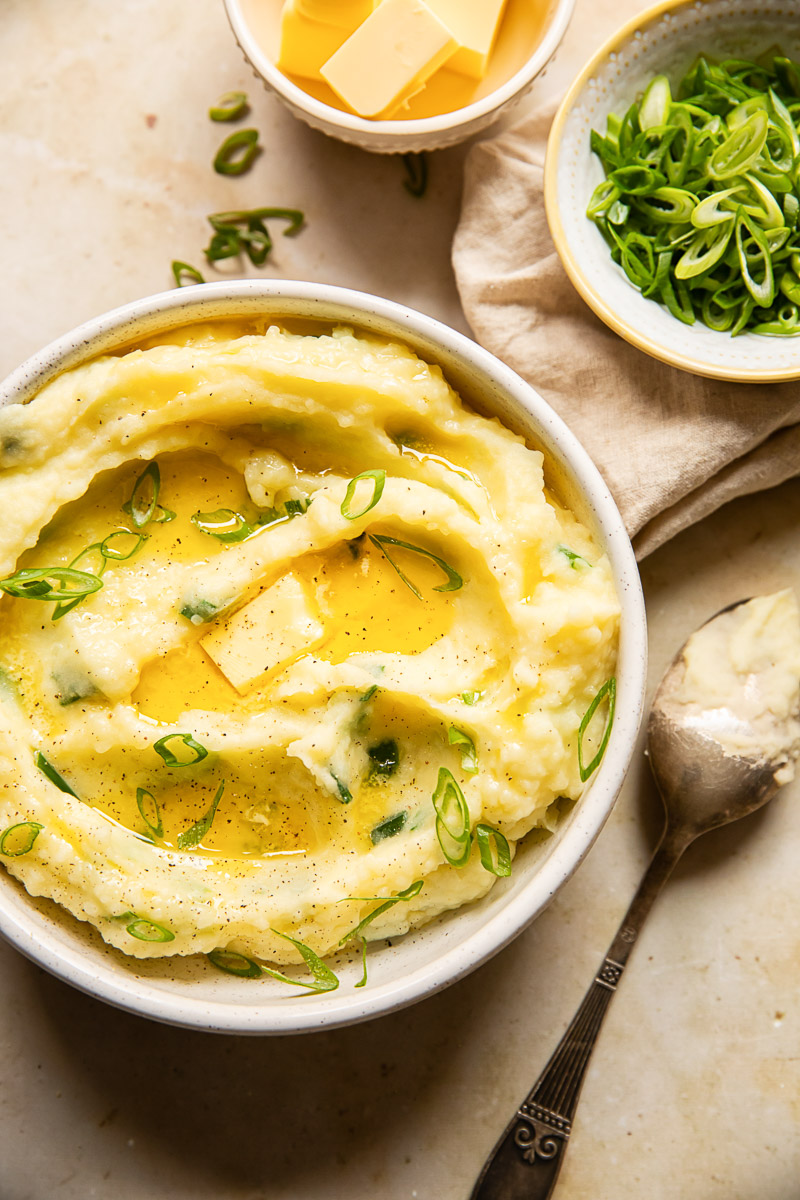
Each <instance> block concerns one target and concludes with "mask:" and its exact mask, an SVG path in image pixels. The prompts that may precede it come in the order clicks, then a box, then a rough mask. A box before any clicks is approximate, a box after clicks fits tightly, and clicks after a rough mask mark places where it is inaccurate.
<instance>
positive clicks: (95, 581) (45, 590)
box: [0, 567, 103, 603]
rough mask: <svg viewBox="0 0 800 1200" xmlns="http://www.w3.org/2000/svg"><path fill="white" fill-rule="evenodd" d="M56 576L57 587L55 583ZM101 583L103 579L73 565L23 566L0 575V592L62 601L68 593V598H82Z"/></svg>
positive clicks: (31, 598)
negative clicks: (13, 572)
mask: <svg viewBox="0 0 800 1200" xmlns="http://www.w3.org/2000/svg"><path fill="white" fill-rule="evenodd" d="M51 580H56V581H57V582H58V583H59V584H60V587H54V586H53V583H52V582H51ZM102 586H103V581H102V579H100V578H99V576H97V575H91V574H90V573H89V572H88V571H76V570H74V568H73V567H42V568H26V569H25V570H23V571H17V572H16V574H15V575H8V576H6V578H5V579H0V592H6V594H7V595H9V596H16V597H18V598H19V599H21V600H44V601H51V600H55V601H58V602H59V603H61V602H62V601H63V600H64V596H65V595H67V596H68V597H69V599H70V600H82V599H83V597H84V596H91V594H92V593H93V592H98V591H99V590H100V588H101V587H102Z"/></svg>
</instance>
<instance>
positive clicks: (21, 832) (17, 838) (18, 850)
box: [0, 821, 44, 858]
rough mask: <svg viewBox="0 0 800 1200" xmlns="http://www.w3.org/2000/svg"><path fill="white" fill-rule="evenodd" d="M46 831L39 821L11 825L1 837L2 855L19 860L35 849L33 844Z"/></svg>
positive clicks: (0, 850)
mask: <svg viewBox="0 0 800 1200" xmlns="http://www.w3.org/2000/svg"><path fill="white" fill-rule="evenodd" d="M43 829H44V825H40V824H39V822H38V821H17V823H16V825H9V827H8V829H5V830H4V831H3V833H2V836H0V854H4V855H5V857H6V858H19V857H20V856H21V855H23V854H27V853H28V852H29V851H30V850H32V849H33V843H34V842H35V841H36V839H37V837H38V836H39V834H40V833H41V832H42V830H43Z"/></svg>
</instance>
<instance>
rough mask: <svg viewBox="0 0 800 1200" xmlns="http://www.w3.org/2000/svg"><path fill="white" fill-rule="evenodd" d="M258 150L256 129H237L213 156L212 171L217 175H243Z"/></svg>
mask: <svg viewBox="0 0 800 1200" xmlns="http://www.w3.org/2000/svg"><path fill="white" fill-rule="evenodd" d="M260 149H261V147H260V146H259V144H258V130H257V129H237V131H236V133H232V134H230V136H229V137H226V138H225V141H224V142H223V143H222V145H221V146H220V148H219V150H218V151H217V153H216V154H215V156H214V170H215V171H216V172H217V174H218V175H243V174H244V172H245V171H246V170H248V168H249V167H250V166H252V163H253V159H254V158H255V157H256V155H257V154H258V153H259V150H260Z"/></svg>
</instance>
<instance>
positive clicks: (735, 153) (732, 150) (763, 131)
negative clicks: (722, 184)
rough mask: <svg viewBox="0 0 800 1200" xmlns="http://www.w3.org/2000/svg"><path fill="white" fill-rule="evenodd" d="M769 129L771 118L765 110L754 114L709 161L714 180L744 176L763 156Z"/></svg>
mask: <svg viewBox="0 0 800 1200" xmlns="http://www.w3.org/2000/svg"><path fill="white" fill-rule="evenodd" d="M768 129H769V118H768V117H767V114H766V113H765V112H764V111H763V110H758V111H756V112H754V113H753V115H752V117H750V118H748V120H746V121H745V122H744V124H743V125H740V126H739V128H738V129H734V131H733V133H732V134H731V135H730V137H727V138H726V139H725V141H724V142H722V144H721V145H719V146H717V148H716V150H715V151H714V153H713V154H712V155H711V157H710V158H709V160H708V173H709V175H710V176H711V177H712V179H730V177H731V176H732V175H743V174H744V172H745V171H746V170H747V169H748V167H751V166H752V165H753V163H754V162H755V161H756V159H757V158H758V156H759V155H760V154H761V151H762V150H763V148H764V143H765V142H766V140H767V131H768Z"/></svg>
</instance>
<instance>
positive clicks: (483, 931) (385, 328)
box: [0, 280, 647, 1034]
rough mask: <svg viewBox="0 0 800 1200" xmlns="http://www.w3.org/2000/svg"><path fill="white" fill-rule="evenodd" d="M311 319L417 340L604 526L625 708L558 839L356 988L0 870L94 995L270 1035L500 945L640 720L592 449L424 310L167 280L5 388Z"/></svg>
mask: <svg viewBox="0 0 800 1200" xmlns="http://www.w3.org/2000/svg"><path fill="white" fill-rule="evenodd" d="M255 316H259V317H263V316H269V317H274V318H275V319H276V321H279V320H280V319H282V318H283V319H291V318H311V319H313V320H315V321H318V322H324V323H326V324H337V323H344V324H348V325H354V326H356V327H359V328H361V329H366V330H369V331H371V332H374V333H377V334H381V335H384V336H388V337H392V338H396V339H400V340H402V341H403V342H405V343H406V344H408V345H410V346H412V347H413V348H414V349H415V350H416V351H417V352H418V353H419V354H420V355H421V356H422V358H424V359H425V360H426V361H428V362H431V363H437V364H439V365H440V366H441V368H442V370H443V372H444V374H445V376H446V377H447V379H448V380H449V381H450V382H451V383H452V385H453V386H454V387H455V388H456V389H457V390H458V391H459V392H460V393H461V395H462V396H463V397H464V398H465V399H466V400H467V401H468V402H469V403H470V404H471V405H472V406H473V407H474V408H476V409H478V410H479V411H481V412H483V413H486V414H489V415H493V416H497V417H499V418H500V419H501V420H502V421H503V422H504V423H505V424H506V425H508V426H509V427H511V428H513V429H515V430H517V431H518V432H520V433H522V434H524V435H525V436H526V437H527V438H528V439H529V441H530V442H531V444H533V445H534V446H536V447H539V448H541V449H542V450H543V451H544V453H545V456H546V464H547V466H546V473H547V479H548V482H549V485H550V486H551V487H552V488H553V489H554V491H555V492H556V494H557V495H558V496H559V497H560V498H562V499H563V500H564V502H565V503H566V504H567V505H568V506H569V507H570V508H571V509H572V510H573V511H574V512H575V513H576V514H577V515H578V517H579V518H580V519H581V520H582V521H584V522H586V523H587V524H588V525H589V526H590V527H591V528H593V529H594V530H595V531H596V533H597V535H598V537H599V539H600V542H601V544H602V545H603V546H604V548H605V549H606V551H607V553H608V555H609V558H610V560H611V564H612V568H613V574H614V579H615V582H616V587H617V590H618V593H619V598H620V601H621V604H622V622H621V641H620V650H619V662H618V669H617V707H616V716H615V719H614V725H613V729H612V733H611V738H610V741H609V743H608V748H607V750H606V754H605V757H604V759H603V762H602V764H601V766H600V768H599V769H598V770H597V771H596V772H595V774H594V775H593V777H592V780H591V784H590V786H589V787H588V788H587V790H586V792H585V794H584V796H583V797H582V798H581V800H580V802H579V803H578V804H577V805H575V807H574V808H573V810H572V812H571V813H570V814H569V815H568V816H567V817H566V818H565V819H564V820H563V822H562V824H561V826H560V828H559V829H558V831H557V832H556V833H555V834H554V835H553V836H552V837H550V838H548V839H547V840H538V841H537V840H536V839H535V838H531V839H529V841H528V842H527V843H523V844H522V845H521V847H520V849H519V851H518V853H517V856H516V858H515V860H514V870H513V874H512V875H511V877H510V878H508V879H505V880H499V881H498V883H497V884H496V886H495V887H494V888H493V889H492V890H491V892H490V893H489V894H488V895H487V896H486V897H485V898H484V899H482V900H480V901H478V902H477V903H475V904H472V905H469V906H467V907H465V908H463V909H461V910H459V911H456V912H451V913H447V914H445V915H444V916H442V917H440V918H438V919H437V920H435V921H434V922H432V923H431V924H430V925H428V926H426V927H425V928H423V929H420V930H418V931H416V932H413V933H410V934H407V935H406V936H405V937H403V938H396V939H393V940H392V944H391V945H389V944H376V945H375V946H374V947H372V948H371V950H370V967H369V983H368V985H367V986H366V987H365V988H360V989H354V984H355V983H356V982H358V979H359V978H360V973H361V972H360V965H359V964H354V963H351V964H349V965H344V966H342V967H341V969H340V968H339V967H338V966H337V968H336V969H337V973H340V978H341V985H340V987H339V989H338V991H334V992H328V993H325V994H322V995H300V996H298V995H297V993H295V992H293V990H292V989H290V988H287V987H286V985H285V984H281V983H278V982H276V981H274V980H271V979H268V978H264V979H262V980H259V981H257V982H256V981H253V980H248V979H237V978H234V977H232V976H229V975H223V974H220V973H219V972H218V971H217V970H215V969H214V968H213V967H210V966H209V965H208V963H207V961H206V960H205V958H204V957H203V956H199V955H198V956H194V957H192V958H188V959H176V958H173V959H166V960H160V961H159V960H156V959H151V960H141V959H134V958H128V957H126V956H125V955H123V954H121V953H119V952H118V951H116V950H113V949H110V948H109V947H108V946H106V945H105V943H104V942H103V941H102V940H101V938H100V937H99V935H98V934H97V933H95V931H94V930H93V929H91V927H90V926H88V925H85V924H82V923H81V922H79V921H77V920H75V919H74V918H72V917H71V916H69V915H68V914H66V913H65V912H63V911H62V910H61V909H59V908H58V907H57V906H56V905H55V904H53V903H51V902H50V901H46V900H36V899H32V898H31V897H30V896H28V895H27V893H26V892H25V891H24V890H23V888H22V887H21V886H20V885H19V884H18V883H17V882H16V881H15V880H13V879H12V878H10V877H9V876H6V875H5V873H4V872H2V871H0V933H2V934H3V935H4V936H5V937H6V938H7V939H8V941H10V942H11V943H12V944H13V945H15V946H16V947H17V948H18V949H19V950H21V951H22V952H23V953H24V954H26V955H28V957H29V958H31V959H33V960H34V961H35V962H37V963H39V964H40V965H41V966H43V967H45V968H46V969H47V970H48V971H51V972H52V973H53V974H54V975H57V976H58V977H59V978H61V979H64V980H66V981H67V982H68V983H71V984H74V985H75V986H76V987H79V988H82V989H83V990H84V991H85V992H88V993H90V994H91V995H93V996H97V997H100V998H101V999H103V1000H106V1001H108V1002H109V1003H111V1004H115V1005H117V1006H118V1007H120V1008H123V1009H127V1010H129V1011H131V1012H135V1013H139V1014H142V1015H144V1016H148V1017H153V1018H155V1019H157V1020H161V1021H166V1022H170V1023H173V1024H176V1025H185V1026H190V1027H194V1028H199V1029H207V1030H217V1031H224V1032H237V1033H250V1034H266V1033H292V1032H299V1031H305V1030H314V1029H320V1028H323V1027H324V1028H331V1027H334V1026H338V1025H346V1024H350V1023H352V1022H355V1021H361V1020H364V1019H366V1018H368V1017H373V1016H377V1015H378V1014H381V1013H387V1012H391V1011H392V1010H394V1009H397V1008H400V1007H402V1006H403V1005H406V1004H410V1003H412V1002H413V1001H416V1000H419V999H421V998H422V997H423V996H427V995H430V994H431V993H432V992H435V991H438V990H439V989H441V988H443V987H446V986H447V985H448V984H450V983H453V982H454V981H455V980H456V979H459V978H460V977H461V976H463V975H465V974H467V972H469V971H471V970H473V969H474V968H475V967H477V966H478V965H479V964H480V963H482V962H484V961H485V960H486V959H487V958H489V957H491V955H493V954H495V953H496V952H497V951H498V950H500V949H501V948H502V947H503V946H505V945H506V944H507V943H508V942H509V941H510V940H511V939H512V938H513V937H515V936H516V934H518V933H519V932H520V931H521V930H522V929H524V928H525V926H526V925H527V924H528V923H529V922H530V921H531V920H533V918H534V917H535V916H536V915H537V914H538V913H539V912H541V910H542V909H543V908H544V907H545V905H546V904H547V903H548V902H549V900H550V899H551V898H552V897H553V895H554V894H555V892H556V891H557V890H558V888H559V887H560V886H561V885H562V884H563V883H564V881H565V880H566V879H567V878H568V877H569V876H570V875H571V874H572V872H573V871H574V870H575V868H576V867H577V866H578V864H579V862H580V861H581V859H582V858H583V856H584V855H585V854H586V852H587V850H588V849H589V847H590V846H591V844H592V842H593V841H594V839H595V838H596V836H597V834H598V832H599V831H600V829H601V827H602V825H603V822H604V821H605V819H606V817H607V816H608V813H609V811H610V810H611V807H612V805H613V803H614V799H615V797H616V795H617V792H618V790H619V788H620V785H621V783H622V780H623V777H624V775H625V771H626V769H627V766H628V763H629V760H630V757H631V753H632V750H633V746H634V742H635V739H636V734H637V730H638V727H639V722H640V717H641V712H642V703H643V690H644V683H645V667H646V646H647V639H646V628H645V615H644V605H643V601H642V593H641V587H640V583H639V574H638V571H637V568H636V563H635V560H634V557H633V552H632V550H631V544H630V541H629V539H628V536H627V534H626V532H625V528H624V526H623V524H622V520H621V518H620V515H619V513H618V511H617V508H616V505H615V504H614V501H613V500H612V498H611V495H610V494H609V492H608V489H607V488H606V486H605V484H604V483H603V480H602V479H601V477H600V475H599V474H598V472H597V469H596V468H595V467H594V465H593V464H592V461H591V459H590V458H589V456H588V454H587V453H586V451H585V450H584V449H583V447H582V446H581V445H580V444H579V443H578V441H577V440H576V439H575V437H574V436H573V435H572V434H571V433H570V431H569V430H568V429H567V428H566V426H565V425H564V424H563V423H562V421H561V420H560V418H559V417H558V416H556V414H555V413H554V412H553V411H552V409H551V408H550V407H549V406H548V405H547V404H546V403H545V401H544V400H543V399H542V398H541V397H540V396H539V395H538V394H537V393H536V392H535V391H534V390H533V388H531V387H530V386H529V385H528V384H527V383H525V382H524V381H523V380H522V379H520V378H519V376H518V375H516V374H514V372H513V371H511V370H509V368H508V367H505V366H504V365H503V364H502V363H501V362H499V361H498V360H497V359H496V358H494V357H493V356H492V355H491V354H488V353H487V352H486V351H485V350H482V349H481V348H480V347H479V346H477V345H476V344H475V343H474V342H472V341H470V340H469V339H468V338H466V337H463V336H462V335H461V334H459V333H455V332H454V331H453V330H452V329H448V328H447V327H446V326H444V325H441V324H439V323H438V322H437V321H434V320H432V319H431V318H430V317H426V316H423V315H422V314H421V313H418V312H414V311H412V310H410V309H407V308H404V307H403V306H402V305H399V304H394V303H392V302H391V301H389V300H381V299H377V298H376V297H374V296H369V295H365V294H363V293H361V292H353V291H348V290H345V289H343V288H337V287H326V286H322V285H320V284H313V283H296V282H285V281H282V280H274V281H265V282H262V281H255V280H241V281H237V282H233V283H212V284H204V285H200V286H194V287H186V288H183V289H181V290H176V291H172V292H165V293H162V294H161V295H157V296H151V297H149V298H147V299H144V300H138V301H135V302H134V303H132V304H128V305H125V306H124V307H123V308H119V309H116V310H115V311H113V312H111V313H108V314H106V315H105V316H102V317H98V318H97V319H96V320H94V321H90V322H88V323H87V324H85V325H81V326H80V327H79V328H78V329H76V330H75V331H74V332H73V333H69V334H67V335H66V336H65V337H62V338H60V339H59V340H58V341H56V342H54V343H53V344H52V345H50V346H48V347H46V349H44V350H42V351H41V352H40V353H39V354H36V355H35V356H34V357H33V358H31V359H29V360H28V362H26V363H24V364H23V365H22V366H21V367H19V368H18V369H17V370H16V371H15V372H14V373H13V374H12V375H11V376H9V378H8V379H7V380H6V381H5V383H4V384H3V385H2V386H0V404H12V403H24V402H25V401H26V400H28V399H30V398H31V397H32V396H33V395H35V394H36V392H37V391H38V390H39V389H40V388H41V387H42V386H43V384H45V383H46V382H47V381H48V380H50V379H52V378H53V377H54V376H55V375H58V374H59V373H60V372H62V371H64V370H66V369H68V368H70V367H75V366H77V365H78V364H80V363H84V362H86V361H87V360H89V359H92V358H95V357H96V356H98V355H102V354H106V353H109V352H111V353H113V352H115V351H117V350H119V349H120V348H122V347H130V346H131V345H132V344H136V343H137V342H138V341H140V340H142V339H144V338H149V337H152V336H153V335H154V334H157V333H159V332H163V331H165V330H168V329H174V328H176V327H178V326H181V325H185V324H188V323H190V322H193V321H197V320H198V319H203V320H208V319H214V318H223V317H228V318H231V317H233V318H237V317H238V318H244V319H246V318H250V317H255Z"/></svg>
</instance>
